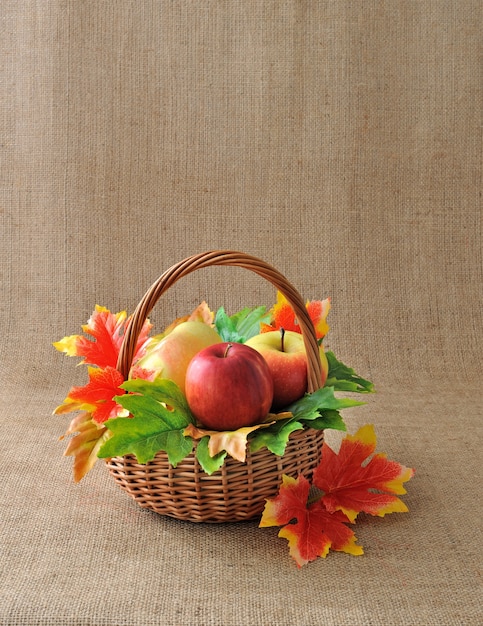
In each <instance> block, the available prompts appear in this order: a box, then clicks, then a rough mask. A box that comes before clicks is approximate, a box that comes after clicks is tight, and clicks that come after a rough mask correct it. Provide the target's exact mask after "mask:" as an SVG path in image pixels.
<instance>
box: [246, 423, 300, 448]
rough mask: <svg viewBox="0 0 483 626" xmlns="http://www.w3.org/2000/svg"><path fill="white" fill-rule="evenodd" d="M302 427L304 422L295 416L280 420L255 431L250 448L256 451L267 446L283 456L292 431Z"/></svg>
mask: <svg viewBox="0 0 483 626" xmlns="http://www.w3.org/2000/svg"><path fill="white" fill-rule="evenodd" d="M302 428H303V424H301V423H300V422H298V421H297V420H296V419H295V418H293V417H289V418H286V419H283V420H278V421H277V422H276V423H275V424H272V425H271V426H270V427H269V428H266V429H264V430H260V431H256V432H255V434H254V436H253V438H252V439H250V450H251V452H256V451H257V450H260V449H261V448H263V447H267V448H268V449H269V450H270V452H272V453H273V454H276V455H277V456H283V454H284V452H285V448H286V446H287V442H288V438H289V437H290V435H291V433H293V432H294V431H295V430H301V429H302Z"/></svg>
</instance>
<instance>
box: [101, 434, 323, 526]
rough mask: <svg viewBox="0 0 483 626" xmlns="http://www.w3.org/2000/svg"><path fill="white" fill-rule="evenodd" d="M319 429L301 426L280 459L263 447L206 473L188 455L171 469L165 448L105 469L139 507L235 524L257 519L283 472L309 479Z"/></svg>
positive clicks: (317, 458) (317, 448) (319, 440)
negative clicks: (149, 458) (152, 455)
mask: <svg viewBox="0 0 483 626" xmlns="http://www.w3.org/2000/svg"><path fill="white" fill-rule="evenodd" d="M323 440H324V432H323V431H322V430H314V429H307V430H300V431H295V432H294V433H292V435H291V436H290V439H289V441H288V444H287V447H286V450H285V454H284V455H283V457H278V456H275V455H273V454H272V453H271V452H270V451H269V450H267V448H263V449H261V450H257V452H254V453H253V454H251V453H250V451H249V450H247V458H246V462H245V463H241V462H240V461H236V460H235V459H232V458H231V457H227V459H226V461H225V463H224V465H223V466H222V467H221V468H220V469H219V470H218V471H216V472H214V473H213V474H212V475H211V476H209V475H208V474H205V472H204V471H203V470H202V468H201V466H200V464H199V463H198V461H197V459H196V458H195V455H194V452H192V453H191V454H189V455H188V456H187V457H186V458H185V459H183V460H182V461H181V462H180V463H178V465H177V466H176V467H175V468H174V467H173V466H172V465H171V464H170V463H169V461H168V458H167V455H166V454H165V453H164V452H159V453H158V454H157V455H156V457H155V458H154V459H153V460H152V461H150V462H149V463H147V464H146V465H141V464H139V463H138V462H137V460H136V458H135V457H134V456H131V455H128V456H124V457H114V458H112V459H109V460H108V461H107V467H108V468H109V473H110V474H111V476H112V477H113V478H114V480H115V481H116V482H117V484H118V485H119V486H120V487H121V489H123V490H124V491H126V492H127V493H128V494H129V495H130V496H131V497H132V498H133V499H134V500H135V501H136V502H137V503H138V504H139V506H141V507H143V508H146V509H150V510H152V511H154V512H155V513H159V514H161V515H167V516H169V517H175V518H177V519H181V520H187V521H191V522H212V523H215V522H236V521H243V520H251V519H254V518H257V517H260V516H261V514H262V511H263V508H264V506H265V501H266V498H271V497H274V496H275V495H276V494H277V492H278V489H279V487H280V485H281V483H282V475H283V474H287V475H288V476H292V477H294V478H295V477H297V476H298V474H304V476H306V477H307V478H310V476H311V474H312V472H313V470H314V469H315V468H316V467H317V465H318V464H319V462H320V458H321V453H322V443H323Z"/></svg>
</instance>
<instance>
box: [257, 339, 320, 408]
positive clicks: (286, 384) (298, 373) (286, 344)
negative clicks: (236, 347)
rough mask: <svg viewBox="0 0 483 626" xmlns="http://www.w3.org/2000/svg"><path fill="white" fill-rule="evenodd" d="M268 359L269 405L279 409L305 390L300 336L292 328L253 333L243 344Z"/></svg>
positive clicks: (305, 359)
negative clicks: (270, 401)
mask: <svg viewBox="0 0 483 626" xmlns="http://www.w3.org/2000/svg"><path fill="white" fill-rule="evenodd" d="M245 345H247V346H250V347H251V348H253V349H255V350H257V351H258V352H259V353H260V354H261V355H262V356H263V358H264V359H265V361H266V362H267V365H268V367H269V369H270V372H271V374H272V378H273V404H272V409H273V410H278V409H281V408H283V407H286V406H287V405H289V404H290V403H291V402H295V400H298V399H299V398H301V397H302V396H303V395H304V393H305V392H306V391H307V355H306V352H305V345H304V339H303V336H302V335H301V334H300V333H296V332H294V331H291V330H284V329H283V328H282V329H280V330H274V331H270V332H267V333H261V334H260V335H255V336H254V337H252V338H251V339H249V340H248V341H247V342H246V344H245ZM319 354H320V360H321V363H322V381H321V385H323V384H324V383H325V381H326V380H327V373H328V369H329V366H328V363H327V357H326V356H325V352H324V348H323V346H320V350H319Z"/></svg>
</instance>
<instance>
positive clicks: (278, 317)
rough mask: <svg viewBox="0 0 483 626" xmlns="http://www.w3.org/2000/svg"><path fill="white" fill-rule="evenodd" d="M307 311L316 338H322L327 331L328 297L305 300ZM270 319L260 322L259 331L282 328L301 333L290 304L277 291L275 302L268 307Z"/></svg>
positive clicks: (264, 331)
mask: <svg viewBox="0 0 483 626" xmlns="http://www.w3.org/2000/svg"><path fill="white" fill-rule="evenodd" d="M305 307H306V309H307V312H308V314H309V316H310V319H311V320H312V323H313V324H314V328H315V333H316V336H317V339H322V338H323V337H325V335H326V334H327V333H328V332H329V326H328V324H327V315H328V314H329V311H330V298H326V299H325V300H312V301H311V302H309V301H307V302H306V304H305ZM270 312H271V314H272V320H271V323H270V324H261V326H260V331H261V332H262V333H266V332H270V331H272V330H278V329H280V328H284V329H285V330H290V331H293V332H296V333H301V332H302V331H301V328H300V325H299V323H298V321H297V318H296V317H295V312H294V310H293V309H292V307H291V306H290V304H289V302H288V300H287V298H286V297H285V296H284V295H283V294H282V293H281V292H280V291H278V292H277V302H276V304H274V305H273V307H272V308H271V309H270Z"/></svg>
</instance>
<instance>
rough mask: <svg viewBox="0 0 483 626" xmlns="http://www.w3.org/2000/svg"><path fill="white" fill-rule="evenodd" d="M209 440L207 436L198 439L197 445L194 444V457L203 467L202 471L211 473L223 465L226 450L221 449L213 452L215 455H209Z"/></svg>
mask: <svg viewBox="0 0 483 626" xmlns="http://www.w3.org/2000/svg"><path fill="white" fill-rule="evenodd" d="M209 440H210V438H209V437H203V438H202V439H200V440H199V441H198V445H197V446H196V458H197V459H198V461H199V464H200V465H201V467H202V468H203V471H204V472H205V473H206V474H208V475H211V474H213V472H216V470H219V469H220V467H221V466H222V465H223V463H224V462H225V457H226V454H227V453H226V450H223V451H221V452H219V453H218V454H215V456H211V455H210V452H209V449H208V443H209Z"/></svg>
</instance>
